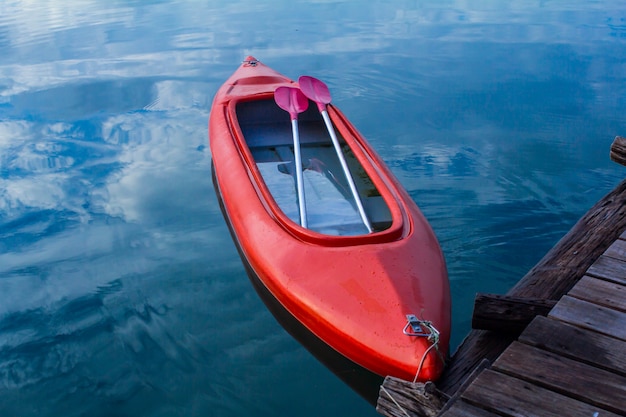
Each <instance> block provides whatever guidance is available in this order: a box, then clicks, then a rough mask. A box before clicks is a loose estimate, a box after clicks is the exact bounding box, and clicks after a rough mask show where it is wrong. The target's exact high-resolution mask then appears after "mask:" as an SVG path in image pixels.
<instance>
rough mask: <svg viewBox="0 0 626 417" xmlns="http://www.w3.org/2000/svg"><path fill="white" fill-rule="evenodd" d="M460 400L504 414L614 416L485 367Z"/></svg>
mask: <svg viewBox="0 0 626 417" xmlns="http://www.w3.org/2000/svg"><path fill="white" fill-rule="evenodd" d="M463 399H464V400H465V401H468V402H469V403H471V404H473V405H475V406H476V407H482V408H485V409H487V410H489V411H492V412H495V413H498V414H500V415H503V416H512V417H522V416H524V417H563V416H568V417H593V416H596V413H599V414H597V415H598V416H600V417H616V416H617V414H614V413H612V412H610V411H607V410H603V409H601V408H600V407H597V406H594V405H590V404H586V403H584V402H582V401H578V400H575V399H573V398H569V397H567V396H565V395H562V394H559V393H556V392H554V391H550V390H548V389H545V388H541V387H538V386H537V385H534V384H531V383H529V382H526V381H522V380H521V379H518V378H514V377H511V376H508V375H504V374H502V373H500V372H496V371H492V370H486V371H484V372H483V373H482V374H480V376H479V377H478V378H477V379H476V381H474V383H473V384H472V385H471V386H470V387H469V388H468V389H467V390H466V391H465V393H464V394H463Z"/></svg>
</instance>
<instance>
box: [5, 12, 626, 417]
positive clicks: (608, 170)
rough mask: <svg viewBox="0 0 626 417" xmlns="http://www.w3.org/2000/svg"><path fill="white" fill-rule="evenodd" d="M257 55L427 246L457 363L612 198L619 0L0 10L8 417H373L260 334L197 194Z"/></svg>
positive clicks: (251, 298)
mask: <svg viewBox="0 0 626 417" xmlns="http://www.w3.org/2000/svg"><path fill="white" fill-rule="evenodd" d="M247 54H254V55H255V56H256V57H257V58H259V59H262V60H263V61H265V62H266V63H267V64H268V65H270V66H272V67H274V68H276V69H277V70H279V71H281V72H283V73H285V74H286V75H289V76H291V77H293V78H295V77H297V76H299V75H301V74H310V75H314V76H317V77H319V78H321V79H323V80H324V81H325V82H326V83H327V84H328V85H329V86H330V88H331V91H332V93H333V100H334V102H335V103H337V104H338V105H339V106H340V107H341V108H342V110H343V111H344V112H345V113H346V114H347V115H348V116H349V117H350V118H351V120H352V121H353V123H354V124H355V125H356V126H357V127H358V128H359V129H360V130H361V131H362V133H364V134H365V136H366V137H367V138H368V139H369V140H370V141H371V142H372V144H373V145H374V147H375V148H376V149H377V150H378V151H379V152H380V154H381V156H383V158H384V159H385V160H386V161H387V162H388V164H389V165H390V167H391V168H392V170H393V171H394V173H395V174H396V175H397V176H398V178H399V179H400V181H401V182H402V183H403V185H404V186H405V187H406V188H407V189H408V191H409V192H410V194H411V195H412V196H413V197H414V198H415V200H416V201H417V202H418V204H419V205H420V206H421V208H422V210H423V211H424V213H425V214H426V216H427V217H428V219H429V220H430V222H431V224H432V226H433V228H434V229H435V232H436V233H437V235H438V236H439V238H440V240H441V243H442V247H443V250H444V253H445V255H446V258H447V261H448V266H449V272H450V279H451V281H452V291H453V297H454V298H453V300H454V325H455V328H454V334H453V344H455V345H456V344H458V343H459V342H460V340H461V339H462V337H463V336H464V335H465V334H466V332H467V331H468V329H469V320H470V314H471V303H472V300H473V296H474V293H475V292H476V291H485V292H504V291H506V290H507V289H508V288H509V287H511V286H512V285H513V284H514V283H515V282H516V281H517V280H518V279H519V278H520V277H521V276H522V275H523V274H524V273H525V272H526V271H527V270H528V269H529V268H530V267H532V266H533V265H534V264H535V263H536V262H537V261H538V260H539V259H540V258H541V257H542V256H543V255H544V254H545V253H546V252H547V250H548V249H549V248H550V247H551V246H552V245H553V244H554V243H555V242H556V241H557V240H558V239H559V238H560V237H561V236H562V235H563V234H564V233H565V232H566V231H567V230H568V229H569V228H570V227H571V225H572V224H573V223H574V222H575V221H576V220H577V219H578V218H579V217H580V216H581V215H582V214H583V213H584V212H585V211H586V210H587V209H588V208H589V207H591V205H593V203H595V201H597V200H598V199H599V198H600V197H601V196H602V195H603V194H605V193H606V192H608V191H609V190H611V189H612V188H613V187H614V186H615V185H616V184H617V183H618V182H619V181H620V180H621V178H623V171H622V168H621V167H618V166H616V165H615V164H613V163H611V162H610V161H609V158H608V149H609V145H610V143H611V141H612V139H613V137H614V136H615V135H620V134H621V135H624V134H625V131H624V130H625V128H624V126H625V124H626V123H625V122H626V119H625V118H624V116H623V108H624V105H625V104H626V99H625V97H626V87H625V86H624V84H623V79H624V76H625V75H626V67H625V66H624V62H626V59H625V58H626V14H625V12H624V11H623V6H622V4H621V3H620V2H617V1H598V2H582V1H577V2H574V3H571V2H570V3H569V4H567V5H566V4H564V3H560V2H547V3H546V2H513V3H511V4H508V3H504V2H489V1H483V2H481V1H478V2H473V3H471V4H466V3H465V2H459V1H447V2H439V3H437V5H434V4H430V3H423V2H416V1H408V0H407V1H400V2H382V1H373V2H367V4H364V3H361V2H350V1H313V2H298V1H296V2H293V1H290V2H286V1H285V2H281V3H280V4H278V3H274V2H267V3H263V2H258V1H244V0H242V1H235V2H218V1H212V2H207V3H200V2H191V1H190V2H177V1H153V2H134V3H133V2H130V3H129V2H107V3H103V2H96V1H92V2H77V3H75V4H72V5H68V4H61V3H58V2H53V1H46V2H28V1H18V2H13V3H10V4H3V5H2V6H0V56H2V59H1V60H0V410H1V411H3V413H2V414H3V415H20V416H30V415H33V416H34V415H37V416H61V415H63V416H80V415H89V416H98V415H102V416H105V415H106V416H110V415H119V416H123V415H124V416H125V415H128V416H131V415H132V416H138V415H146V416H148V415H149V416H165V415H168V416H169V415H185V416H190V415H214V416H218V415H219V416H222V415H223V416H234V415H251V414H254V415H287V414H288V415H320V414H326V415H367V414H370V415H376V414H375V412H374V411H373V410H372V409H371V408H370V407H369V406H368V405H367V404H366V403H365V402H364V401H362V400H361V399H360V398H358V397H357V396H356V394H354V393H353V392H352V391H350V389H349V388H347V387H346V386H344V385H343V383H341V382H340V381H339V380H338V379H337V378H336V377H335V376H334V375H332V374H331V373H330V372H329V371H327V370H326V369H325V368H324V367H323V366H322V365H320V364H319V363H318V362H317V361H316V360H315V359H313V358H312V357H311V355H309V354H308V353H307V352H306V351H305V350H304V349H303V348H302V347H300V346H299V345H298V344H297V343H296V342H294V341H293V340H292V339H291V338H290V337H289V336H288V335H287V334H286V333H285V332H284V331H282V329H281V328H280V327H279V326H278V325H277V324H276V323H275V321H274V319H273V318H272V317H271V315H270V314H269V312H268V311H267V310H266V309H265V307H264V306H263V304H262V303H261V302H260V300H259V299H258V297H257V296H256V293H255V292H254V290H253V289H252V287H251V285H250V283H249V282H248V280H247V278H246V277H245V273H244V270H243V267H242V265H241V262H240V260H239V258H238V256H237V253H236V251H235V248H234V246H233V244H232V242H231V240H230V236H229V235H228V230H227V228H226V226H225V224H224V221H223V219H222V217H221V214H220V212H219V208H218V205H217V201H216V198H215V195H214V192H213V189H212V188H213V186H212V184H211V180H210V154H209V150H208V146H207V145H208V143H207V129H206V127H207V119H208V114H209V110H210V105H211V100H212V97H213V95H214V93H215V91H216V90H217V88H218V87H219V85H220V84H221V83H222V82H223V80H224V79H226V77H227V76H228V75H229V74H230V73H231V72H232V71H233V70H234V69H235V68H236V66H237V65H238V63H239V62H240V61H241V59H242V58H243V57H244V56H245V55H247Z"/></svg>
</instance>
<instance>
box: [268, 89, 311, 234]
mask: <svg viewBox="0 0 626 417" xmlns="http://www.w3.org/2000/svg"><path fill="white" fill-rule="evenodd" d="M274 100H275V101H276V104H278V106H279V107H280V108H281V109H283V110H285V111H287V112H288V113H289V116H290V117H291V131H292V132H293V155H294V169H295V171H296V191H297V193H298V208H299V211H300V225H301V226H302V227H307V220H306V199H305V197H304V181H303V179H302V158H301V156H300V134H299V132H298V113H302V112H303V111H305V110H306V109H307V108H308V107H309V100H308V99H307V98H306V97H305V96H304V94H302V92H301V91H300V90H298V89H297V88H293V87H278V88H277V89H276V90H275V91H274Z"/></svg>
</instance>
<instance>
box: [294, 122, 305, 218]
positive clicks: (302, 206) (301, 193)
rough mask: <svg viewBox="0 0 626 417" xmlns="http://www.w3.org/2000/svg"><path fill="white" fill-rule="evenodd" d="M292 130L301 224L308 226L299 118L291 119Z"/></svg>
mask: <svg viewBox="0 0 626 417" xmlns="http://www.w3.org/2000/svg"><path fill="white" fill-rule="evenodd" d="M291 130H292V131H293V155H294V169H295V171H296V190H297V193H298V208H299V209H300V225H301V226H302V227H307V220H306V199H305V197H304V181H303V179H302V157H301V156H300V134H299V132H298V119H296V118H292V119H291Z"/></svg>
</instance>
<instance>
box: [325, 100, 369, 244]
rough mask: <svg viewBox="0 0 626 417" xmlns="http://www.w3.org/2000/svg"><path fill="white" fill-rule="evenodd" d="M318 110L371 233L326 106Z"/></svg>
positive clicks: (364, 222)
mask: <svg viewBox="0 0 626 417" xmlns="http://www.w3.org/2000/svg"><path fill="white" fill-rule="evenodd" d="M320 112H321V113H322V118H323V119H324V123H326V129H328V134H329V135H330V139H331V140H332V142H333V146H334V147H335V151H336V152H337V157H338V158H339V163H341V168H342V169H343V173H344V174H345V176H346V179H347V180H348V185H349V186H350V191H352V195H353V196H354V201H355V202H356V206H357V208H358V210H359V215H360V216H361V220H362V221H363V224H364V225H365V227H366V228H367V231H368V232H369V233H372V231H373V229H372V225H371V223H370V221H369V219H368V218H367V214H365V209H364V208H363V203H362V202H361V198H360V197H359V191H358V190H357V189H356V185H355V184H354V180H353V179H352V175H351V174H350V169H349V168H348V164H347V163H346V159H345V158H344V156H343V152H342V151H341V145H340V144H339V140H338V139H337V135H336V134H335V129H334V128H333V124H332V122H331V121H330V117H329V116H328V112H327V111H326V108H325V106H324V108H322V107H321V106H320Z"/></svg>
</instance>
